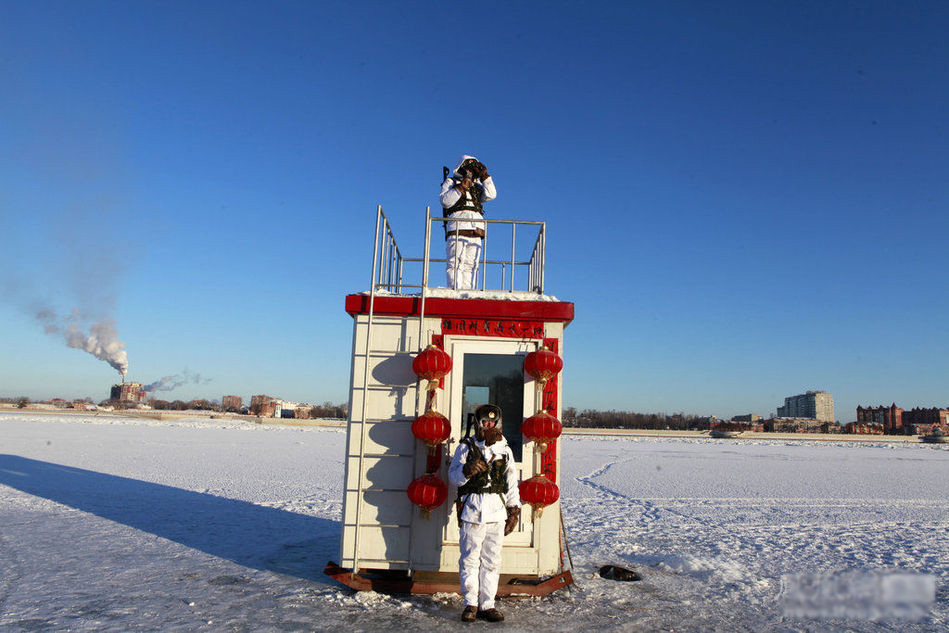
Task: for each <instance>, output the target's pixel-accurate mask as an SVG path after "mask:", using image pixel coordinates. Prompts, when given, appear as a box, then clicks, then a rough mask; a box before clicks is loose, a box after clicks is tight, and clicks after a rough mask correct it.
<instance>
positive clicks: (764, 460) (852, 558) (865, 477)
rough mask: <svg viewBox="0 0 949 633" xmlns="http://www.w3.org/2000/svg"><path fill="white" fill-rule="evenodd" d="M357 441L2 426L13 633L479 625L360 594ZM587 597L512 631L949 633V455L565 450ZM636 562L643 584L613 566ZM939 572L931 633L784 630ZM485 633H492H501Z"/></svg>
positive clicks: (723, 445)
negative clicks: (346, 522) (352, 582)
mask: <svg viewBox="0 0 949 633" xmlns="http://www.w3.org/2000/svg"><path fill="white" fill-rule="evenodd" d="M344 441H345V433H344V432H343V431H342V430H341V429H333V428H315V427H313V428H311V427H304V428H297V427H280V426H260V425H255V424H252V423H247V422H237V421H228V420H207V419H197V418H195V419H183V420H174V421H155V420H142V419H131V418H120V417H106V416H93V415H89V416H67V415H62V416H56V415H49V414H46V415H31V414H20V413H17V414H0V630H2V631H27V630H31V631H62V630H73V631H132V630H134V631H322V630H328V629H337V630H353V631H384V630H392V629H401V630H406V631H432V630H459V631H461V630H470V626H469V627H467V628H466V627H465V626H464V625H462V623H460V622H457V617H458V614H459V612H460V602H459V599H458V597H457V596H454V595H452V594H441V595H437V596H435V597H421V596H418V597H390V596H383V595H380V594H376V593H371V592H367V593H354V592H352V591H350V590H349V589H347V588H345V587H342V586H340V585H338V584H336V583H334V582H333V581H331V580H329V579H328V578H326V577H325V576H323V575H322V569H323V566H324V565H325V563H326V562H327V561H328V560H336V559H337V553H338V552H337V551H338V544H339V530H340V524H339V517H340V512H341V489H342V475H343V452H344ZM563 456H564V462H563V481H562V489H563V495H562V498H563V500H564V502H563V506H564V507H563V510H564V516H565V521H566V525H567V530H568V533H569V536H570V549H571V554H572V556H573V562H574V564H575V566H576V569H575V576H576V578H577V586H576V587H575V588H574V589H573V590H572V591H569V592H568V591H561V592H558V593H556V594H553V595H551V596H548V597H546V598H543V599H530V600H518V601H503V602H502V604H501V607H502V609H503V610H504V611H505V613H506V615H507V621H506V622H505V624H504V625H503V628H504V629H505V630H507V631H547V630H551V631H581V630H582V631H585V630H591V629H600V630H602V629H605V630H617V631H619V630H622V631H660V630H664V631H669V630H675V631H707V630H719V631H802V630H803V631H825V630H840V629H844V630H851V631H882V630H886V631H894V630H895V631H944V630H946V628H947V624H949V591H947V589H946V587H947V580H949V447H946V446H940V445H923V444H902V445H887V444H885V443H871V444H851V443H847V442H830V443H811V442H799V441H795V442H782V441H764V440H762V441H758V440H750V441H746V440H729V441H715V440H704V439H669V438H655V439H653V438H645V439H644V438H603V437H600V438H597V437H582V438H580V437H572V436H571V437H565V438H564V441H563ZM608 563H615V564H619V565H623V566H625V567H633V568H635V569H636V570H637V571H638V572H639V573H640V574H641V575H642V576H643V580H642V581H640V582H636V583H622V582H615V581H610V580H605V579H602V578H599V576H597V575H596V573H595V572H596V570H597V569H598V568H599V567H600V566H601V565H604V564H608ZM839 570H843V571H846V570H860V571H867V572H874V573H877V572H881V573H882V572H887V571H897V570H902V571H905V572H917V573H925V574H932V575H934V576H935V578H936V583H937V586H936V602H935V603H934V604H933V605H932V607H931V609H930V613H929V615H928V617H927V618H925V619H924V620H922V621H920V622H911V621H906V620H899V619H890V620H885V621H883V622H872V621H861V620H836V621H808V620H800V619H792V618H786V617H783V616H782V613H781V608H780V604H779V592H780V588H781V579H782V576H784V575H787V574H809V573H823V572H834V571H839ZM474 626H476V627H481V626H487V625H485V624H483V623H479V624H477V625H474Z"/></svg>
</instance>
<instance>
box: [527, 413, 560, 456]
mask: <svg viewBox="0 0 949 633" xmlns="http://www.w3.org/2000/svg"><path fill="white" fill-rule="evenodd" d="M562 431H563V425H562V424H561V423H560V420H558V419H557V418H555V417H554V416H552V415H550V414H549V413H547V412H546V411H544V410H540V411H538V412H537V413H535V414H534V415H532V416H531V417H529V418H527V419H526V420H524V423H523V424H521V433H523V434H524V437H526V438H527V439H529V440H530V441H532V442H535V446H534V450H536V451H537V452H539V453H542V452H543V451H545V450H547V444H549V443H550V442H553V441H554V440H556V439H557V438H558V437H560V433H561V432H562Z"/></svg>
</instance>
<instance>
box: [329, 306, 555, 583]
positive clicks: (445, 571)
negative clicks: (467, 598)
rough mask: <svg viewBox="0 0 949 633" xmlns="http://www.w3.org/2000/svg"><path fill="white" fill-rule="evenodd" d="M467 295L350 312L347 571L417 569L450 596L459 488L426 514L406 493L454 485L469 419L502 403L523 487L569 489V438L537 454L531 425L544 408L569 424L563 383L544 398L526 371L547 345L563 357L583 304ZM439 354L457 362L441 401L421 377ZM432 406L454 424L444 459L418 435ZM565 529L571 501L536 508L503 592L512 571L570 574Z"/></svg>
mask: <svg viewBox="0 0 949 633" xmlns="http://www.w3.org/2000/svg"><path fill="white" fill-rule="evenodd" d="M479 294H480V295H483V296H484V298H477V297H478V295H479ZM464 296H465V298H454V297H451V296H438V297H426V299H425V300H424V305H423V301H422V298H421V297H420V296H417V295H390V294H376V295H374V296H370V295H369V294H354V295H349V296H347V297H346V311H347V312H348V313H349V314H350V315H351V316H352V317H353V320H354V327H353V360H352V367H351V381H350V388H351V398H350V406H349V411H350V420H349V423H348V430H347V436H348V438H347V447H348V448H347V455H346V475H345V495H344V502H343V533H342V539H341V547H340V564H339V567H338V568H337V569H340V570H351V571H352V572H354V573H355V572H360V571H362V570H405V571H406V572H407V573H408V574H409V576H412V577H416V578H419V577H424V576H425V574H428V577H429V578H440V579H441V580H443V581H444V582H445V583H447V584H445V585H444V586H442V585H438V584H437V583H435V584H432V585H431V586H432V587H434V589H433V590H439V591H444V590H452V589H448V588H447V587H448V586H450V585H451V583H452V582H454V583H456V582H457V581H456V580H454V581H452V580H451V577H452V575H454V578H455V579H457V572H458V556H459V551H458V527H457V519H456V514H455V506H454V500H455V498H456V496H457V493H456V490H455V488H454V487H449V490H448V497H447V500H446V501H445V502H444V503H442V504H441V505H440V506H438V507H436V508H434V509H431V511H430V513H428V512H427V511H423V510H422V509H421V508H419V507H416V506H414V505H413V504H412V502H411V501H410V500H409V497H408V495H407V494H406V493H407V490H408V488H409V486H410V484H411V483H412V482H413V481H415V480H417V479H418V478H420V477H423V476H425V475H426V474H434V475H436V476H438V477H440V478H441V480H442V481H445V482H447V468H448V462H449V461H450V458H451V454H452V453H453V452H454V450H455V448H456V447H457V446H458V442H459V440H460V439H461V438H462V437H464V433H465V420H466V416H467V414H468V413H469V412H470V411H472V410H473V408H474V407H475V406H477V405H480V404H485V403H487V402H490V403H491V404H497V405H498V406H501V408H502V411H503V418H504V425H503V430H504V435H505V438H506V439H507V441H508V443H509V444H511V446H512V450H514V453H515V458H516V462H517V463H516V467H517V470H518V473H519V476H520V480H521V481H527V480H528V479H530V478H531V477H534V476H536V475H540V474H543V475H544V476H545V477H546V478H547V479H549V480H550V481H551V482H554V483H555V484H557V485H558V486H559V485H560V483H561V482H560V440H559V439H556V440H554V441H551V442H549V443H548V444H547V445H546V447H545V449H544V450H543V451H539V450H538V451H535V446H534V444H533V442H531V441H530V439H529V438H526V437H524V436H523V435H522V434H521V431H520V427H521V423H522V422H523V421H524V420H525V419H527V418H529V417H530V416H532V415H534V414H535V413H536V412H537V411H538V410H540V409H542V410H543V411H545V412H546V413H548V414H550V415H552V416H554V417H556V418H557V419H560V417H561V406H562V403H561V398H562V374H558V375H556V376H554V377H553V378H550V379H549V380H547V381H546V383H545V384H544V385H543V387H542V389H538V388H537V387H538V386H539V385H538V383H535V380H534V378H532V377H531V376H530V375H529V374H528V373H526V372H525V371H524V370H523V365H524V359H525V358H526V357H527V355H528V354H530V353H531V352H534V351H537V350H539V349H540V348H541V347H542V346H545V347H546V348H547V349H549V350H550V351H552V352H554V353H556V354H558V355H560V357H561V358H563V354H564V339H563V333H564V328H565V327H566V326H567V325H568V324H569V323H570V322H571V321H572V319H573V314H574V307H573V304H572V303H568V302H562V301H557V300H554V299H553V298H551V297H546V296H541V295H537V294H531V293H526V292H523V293H507V294H506V295H505V296H504V297H503V298H499V297H500V295H499V294H497V293H478V292H468V293H466V294H465V295H464ZM472 296H475V298H471V297H472ZM423 310H424V316H422V313H423ZM429 345H435V346H437V347H438V348H440V349H441V350H443V351H444V352H446V353H447V354H448V355H449V356H450V357H451V361H452V363H451V364H452V368H451V370H450V371H449V372H448V373H447V375H445V376H444V377H443V378H441V379H440V380H439V383H438V385H439V388H438V389H435V390H434V396H432V395H430V394H429V393H427V392H426V391H425V390H426V387H427V381H425V380H419V378H418V376H417V375H415V373H414V371H413V369H412V361H413V359H414V358H415V357H416V356H417V355H418V354H419V352H420V350H424V349H425V348H426V347H428V346H429ZM433 386H434V384H433ZM427 409H434V410H436V411H438V412H439V413H441V414H443V415H444V416H446V417H447V418H448V419H449V421H450V423H451V434H450V437H449V439H448V441H447V442H446V443H445V444H443V445H442V446H440V447H438V448H436V449H434V450H431V449H429V448H428V447H426V445H425V444H424V443H423V442H422V441H421V440H419V439H417V438H416V437H415V436H413V434H412V430H411V429H412V423H413V421H414V420H415V419H416V418H417V417H418V416H421V415H423V414H424V413H425V412H426V410H427ZM560 531H561V516H560V512H559V501H558V502H555V503H554V504H552V505H551V506H549V507H547V508H546V509H545V510H544V512H543V513H536V512H535V513H532V512H531V508H530V506H528V505H525V506H524V508H523V510H522V513H521V520H520V523H519V525H518V527H517V529H516V531H515V532H514V533H513V534H511V535H509V536H508V537H507V538H506V539H505V543H504V550H503V557H502V568H501V574H502V587H501V589H500V590H499V595H504V593H505V591H507V590H506V589H505V586H504V578H505V575H506V574H508V575H513V576H517V577H524V578H534V579H544V578H549V577H552V576H554V575H556V574H559V573H560V572H563V571H564V560H563V556H564V552H563V551H562V549H561V538H560ZM328 569H329V568H328ZM328 573H329V572H328ZM559 582H561V583H563V582H564V581H563V580H560V581H559ZM352 586H356V585H355V584H353V585H352ZM454 587H455V588H456V589H457V584H454ZM359 588H361V587H359ZM554 588H556V587H554ZM412 590H413V591H414V590H415V588H413V589H412ZM512 593H516V592H514V591H512Z"/></svg>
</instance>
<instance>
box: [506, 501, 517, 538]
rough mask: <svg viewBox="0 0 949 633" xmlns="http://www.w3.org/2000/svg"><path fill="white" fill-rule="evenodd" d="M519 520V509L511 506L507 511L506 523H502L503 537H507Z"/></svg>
mask: <svg viewBox="0 0 949 633" xmlns="http://www.w3.org/2000/svg"><path fill="white" fill-rule="evenodd" d="M520 518H521V509H520V508H519V507H517V506H511V507H510V508H508V509H507V521H505V522H504V536H507V535H508V534H510V533H511V532H513V531H514V528H516V527H517V522H518V521H519V520H520Z"/></svg>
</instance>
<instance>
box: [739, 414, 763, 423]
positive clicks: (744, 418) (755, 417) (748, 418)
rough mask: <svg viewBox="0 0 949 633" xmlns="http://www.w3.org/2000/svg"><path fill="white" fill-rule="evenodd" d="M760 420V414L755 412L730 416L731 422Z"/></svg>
mask: <svg viewBox="0 0 949 633" xmlns="http://www.w3.org/2000/svg"><path fill="white" fill-rule="evenodd" d="M759 420H761V416H760V415H758V414H757V413H749V414H748V415H736V416H735V417H733V418H732V422H752V423H754V422H758V421H759Z"/></svg>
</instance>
